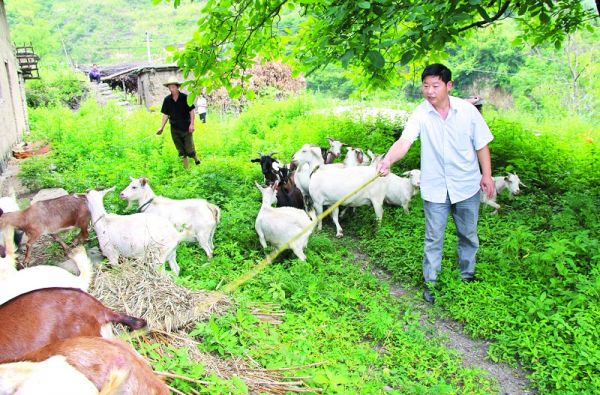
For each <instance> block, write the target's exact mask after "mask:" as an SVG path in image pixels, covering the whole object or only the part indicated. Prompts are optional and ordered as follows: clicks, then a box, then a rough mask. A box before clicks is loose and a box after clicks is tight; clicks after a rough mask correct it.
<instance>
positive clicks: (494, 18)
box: [456, 0, 600, 33]
mask: <svg viewBox="0 0 600 395" xmlns="http://www.w3.org/2000/svg"><path fill="white" fill-rule="evenodd" d="M599 1H600V0H599ZM510 2H511V0H506V2H505V3H504V4H503V5H501V6H500V9H499V10H498V12H497V13H496V15H494V16H492V17H490V18H489V19H487V20H485V19H484V20H481V21H477V22H473V23H471V24H470V25H467V26H463V27H461V28H460V29H458V30H457V31H456V32H457V33H460V32H464V31H465V30H469V29H472V28H474V27H484V26H487V25H489V24H491V23H493V22H495V21H497V20H498V19H500V17H501V16H502V15H504V13H505V12H506V10H507V9H508V6H509V5H510ZM480 15H481V13H480Z"/></svg>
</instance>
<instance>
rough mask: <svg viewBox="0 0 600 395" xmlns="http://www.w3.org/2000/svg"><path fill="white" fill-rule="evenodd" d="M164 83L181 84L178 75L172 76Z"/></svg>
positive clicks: (167, 84)
mask: <svg viewBox="0 0 600 395" xmlns="http://www.w3.org/2000/svg"><path fill="white" fill-rule="evenodd" d="M163 85H164V86H166V87H168V86H169V85H177V86H181V82H179V80H178V79H177V77H171V78H169V79H168V80H167V82H165V83H164V84H163Z"/></svg>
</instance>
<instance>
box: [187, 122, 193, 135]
mask: <svg viewBox="0 0 600 395" xmlns="http://www.w3.org/2000/svg"><path fill="white" fill-rule="evenodd" d="M188 132H189V133H190V134H192V133H194V124H191V123H190V128H189V130H188Z"/></svg>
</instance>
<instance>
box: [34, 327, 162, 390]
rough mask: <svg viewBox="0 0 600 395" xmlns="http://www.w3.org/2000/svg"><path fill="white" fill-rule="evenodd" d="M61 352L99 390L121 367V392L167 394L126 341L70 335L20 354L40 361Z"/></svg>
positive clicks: (146, 364)
mask: <svg viewBox="0 0 600 395" xmlns="http://www.w3.org/2000/svg"><path fill="white" fill-rule="evenodd" d="M54 355H63V356H65V357H66V360H67V362H68V363H69V364H70V365H71V366H73V367H75V368H76V369H77V370H78V371H79V372H81V373H83V375H84V376H85V377H87V378H88V380H90V381H91V382H93V383H94V385H95V386H96V388H97V389H98V390H100V389H101V388H102V387H104V386H106V384H107V381H108V380H109V378H110V374H111V372H114V371H115V370H122V371H125V372H127V377H126V378H125V380H124V382H123V383H122V384H121V385H120V387H119V392H118V393H119V394H122V395H138V394H144V395H162V394H165V395H168V394H169V390H168V387H167V386H166V385H165V383H164V382H163V381H162V380H160V379H159V378H158V377H157V376H156V375H155V374H154V372H153V371H152V369H151V368H150V367H149V366H148V363H147V362H146V361H145V360H144V359H143V358H142V357H141V356H140V355H139V354H138V353H137V352H136V351H135V350H134V349H133V348H132V347H131V346H130V345H129V344H127V343H125V342H123V341H121V340H118V339H103V338H99V337H73V338H69V339H65V340H61V341H58V342H55V343H52V344H49V345H47V346H45V347H43V348H41V349H38V350H36V351H33V352H31V353H29V354H27V355H24V356H23V359H24V360H28V361H43V360H46V359H47V358H49V357H52V356H54Z"/></svg>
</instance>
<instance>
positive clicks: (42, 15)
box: [5, 0, 203, 66]
mask: <svg viewBox="0 0 600 395" xmlns="http://www.w3.org/2000/svg"><path fill="white" fill-rule="evenodd" d="M5 3H6V11H7V17H8V22H9V25H10V28H11V39H12V41H13V42H15V43H17V44H21V43H24V42H30V41H31V42H33V44H34V46H35V48H36V51H37V52H38V53H39V55H40V56H41V57H42V62H43V64H45V65H46V66H52V65H56V64H64V61H65V53H64V49H63V47H62V42H64V46H65V49H66V51H67V53H68V54H69V56H70V57H71V58H72V59H73V61H74V62H75V63H78V64H79V63H104V64H106V63H117V62H127V61H134V60H146V58H147V53H146V52H147V51H146V32H149V33H150V52H151V56H152V59H153V60H158V61H164V59H165V57H166V55H167V54H166V52H165V50H164V48H165V47H166V46H167V45H177V44H183V43H185V42H186V40H188V39H189V37H191V35H192V32H193V31H194V27H195V23H196V20H197V19H198V14H199V10H200V9H201V7H202V3H203V2H194V3H186V4H183V5H181V6H180V7H178V8H177V9H175V8H174V7H173V5H172V4H169V3H160V4H157V5H154V4H153V3H152V2H151V1H149V0H131V1H126V0H106V1H102V2H98V1H92V0H82V1H77V2H74V1H68V0H58V1H52V2H49V1H42V0H19V1H17V0H7V1H6V2H5Z"/></svg>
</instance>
